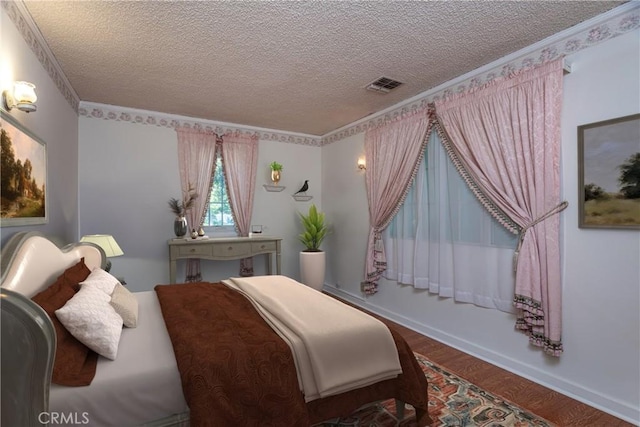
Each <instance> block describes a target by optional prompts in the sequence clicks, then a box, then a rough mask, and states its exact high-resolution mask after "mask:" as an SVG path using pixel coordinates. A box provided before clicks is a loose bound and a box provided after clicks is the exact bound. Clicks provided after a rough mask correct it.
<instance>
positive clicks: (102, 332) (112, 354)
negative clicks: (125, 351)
mask: <svg viewBox="0 0 640 427" xmlns="http://www.w3.org/2000/svg"><path fill="white" fill-rule="evenodd" d="M110 301H111V297H110V296H109V295H107V294H105V293H104V292H103V291H102V290H101V289H100V288H99V287H97V286H94V285H91V284H84V285H83V286H82V287H80V290H79V291H78V292H77V293H76V294H75V295H74V296H73V298H71V299H70V300H69V301H67V303H66V304H65V305H64V306H63V307H62V308H60V309H58V310H56V311H55V313H56V316H57V317H58V320H60V323H62V324H63V325H64V327H65V328H67V330H68V331H69V332H70V333H71V335H73V336H74V337H76V339H77V340H78V341H80V342H81V343H83V344H84V345H86V346H87V347H89V348H90V349H91V350H93V351H95V352H96V353H98V354H100V355H101V356H104V357H106V358H107V359H111V360H115V358H116V354H117V353H118V344H119V343H120V335H121V334H122V317H120V315H119V314H118V313H116V311H115V309H114V308H113V307H112V306H111V304H109V302H110Z"/></svg>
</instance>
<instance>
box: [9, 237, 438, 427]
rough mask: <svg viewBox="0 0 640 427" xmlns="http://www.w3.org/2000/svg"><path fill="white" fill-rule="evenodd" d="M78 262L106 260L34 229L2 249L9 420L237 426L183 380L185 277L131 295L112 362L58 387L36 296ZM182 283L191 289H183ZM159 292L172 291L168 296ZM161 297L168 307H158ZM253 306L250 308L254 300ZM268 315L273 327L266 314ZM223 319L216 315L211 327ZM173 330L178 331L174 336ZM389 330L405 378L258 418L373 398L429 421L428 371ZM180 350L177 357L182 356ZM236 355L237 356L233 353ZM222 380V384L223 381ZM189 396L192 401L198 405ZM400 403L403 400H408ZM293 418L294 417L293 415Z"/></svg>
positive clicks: (311, 414)
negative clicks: (82, 381)
mask: <svg viewBox="0 0 640 427" xmlns="http://www.w3.org/2000/svg"><path fill="white" fill-rule="evenodd" d="M80 260H82V261H83V262H84V264H85V265H86V267H87V268H88V269H90V270H93V269H95V268H97V267H100V268H104V266H105V263H106V258H105V256H104V253H103V251H102V250H101V249H100V248H99V247H97V246H95V245H92V244H88V243H76V244H72V245H68V246H65V247H62V248H60V247H58V246H57V245H56V244H55V243H53V242H52V241H51V240H50V239H48V238H47V237H46V236H44V235H41V234H39V233H37V232H19V233H16V234H15V235H14V236H12V238H11V239H9V240H8V241H7V243H6V244H5V245H4V247H3V249H2V259H1V263H2V265H1V267H2V270H1V271H2V283H1V292H2V294H1V297H2V300H1V301H2V303H1V309H2V323H1V325H2V334H1V338H2V346H1V351H2V425H25V426H26V425H42V424H55V425H64V424H67V425H77V424H85V425H87V424H88V425H96V426H103V425H114V426H124V425H127V426H134V425H147V426H189V425H239V424H237V421H238V419H236V420H235V422H234V421H233V420H229V419H227V420H224V421H223V420H222V419H221V418H218V419H216V417H210V416H208V414H206V413H204V414H203V413H202V409H199V410H198V411H199V415H198V417H197V418H194V414H195V413H194V412H193V411H194V410H195V407H196V406H198V405H199V404H197V403H194V401H192V400H191V399H192V396H191V395H192V394H193V390H191V392H189V390H190V388H189V387H190V386H188V385H187V384H186V383H185V373H184V372H183V371H181V369H183V365H184V363H185V362H184V360H185V357H184V354H183V353H186V354H187V355H189V352H193V351H194V350H184V349H183V344H182V343H177V342H173V343H172V339H173V340H174V341H175V339H176V337H175V336H174V335H172V334H174V331H176V330H180V329H187V330H190V329H191V328H190V327H186V328H185V325H184V324H182V323H181V324H180V325H179V326H180V327H176V326H174V327H171V325H170V324H169V323H165V322H169V320H168V319H167V318H166V317H165V316H163V309H164V310H165V313H166V312H167V310H169V306H171V304H173V306H171V307H170V309H171V310H173V308H174V306H178V305H180V304H179V303H178V301H177V298H178V297H177V295H179V294H182V292H180V290H181V289H184V290H185V293H186V289H187V288H186V284H185V285H179V284H178V285H158V286H157V287H156V290H154V291H146V292H135V293H133V295H134V296H135V298H136V300H137V303H138V313H139V317H138V323H137V327H135V328H123V329H122V334H121V336H120V339H119V345H118V350H117V357H115V360H109V359H107V358H104V357H101V356H100V357H98V360H97V366H96V368H95V377H93V379H92V381H91V383H90V385H87V386H78V387H68V386H61V385H58V384H52V382H51V379H52V372H53V364H54V357H55V355H56V346H57V345H58V344H59V343H57V341H56V328H55V327H54V325H53V322H52V320H51V318H50V316H49V315H47V312H46V311H44V310H43V309H42V308H41V307H40V306H39V305H38V304H36V303H34V302H33V301H32V300H31V298H32V297H34V295H36V294H38V293H39V292H41V291H43V290H44V289H46V288H47V287H48V286H49V285H50V284H51V283H53V282H54V281H55V280H56V278H58V277H59V276H60V275H61V274H63V273H64V272H65V271H68V270H69V269H70V268H71V267H72V266H74V265H76V264H80V263H79V261H80ZM189 285H191V284H189ZM180 286H185V288H179V287H180ZM193 287H194V292H201V290H202V289H207V290H214V289H215V290H216V292H224V293H225V295H226V294H228V293H229V287H228V286H227V285H224V284H221V283H218V284H205V283H201V284H194V285H193ZM198 287H200V288H198ZM196 288H198V289H200V290H198V289H196ZM160 291H162V292H160ZM231 292H232V293H233V294H236V293H237V292H235V291H231ZM314 292H315V291H314ZM162 294H166V295H167V296H165V297H164V300H163V299H162ZM230 295H231V294H230ZM238 295H239V294H238ZM231 296H232V297H233V298H231V299H233V300H236V299H237V300H238V301H240V300H243V301H245V302H246V299H245V298H244V297H243V298H241V299H238V298H236V297H235V296H233V295H231ZM216 298H218V299H220V294H216ZM161 301H162V304H163V305H164V306H165V307H161ZM224 301H225V302H224V304H227V305H226V307H228V308H229V310H231V309H232V308H231V306H230V304H231V302H230V300H229V299H228V298H227V299H225V300H224ZM245 302H241V303H240V304H241V305H242V307H241V308H233V309H234V310H242V312H244V313H249V312H250V311H251V308H247V306H246V304H245ZM182 304H183V305H184V304H186V303H185V302H183V303H182ZM224 304H223V305H221V307H223V306H224ZM234 304H235V303H234ZM243 304H244V305H243ZM248 306H249V307H251V303H249V305H248ZM254 310H255V309H254ZM202 311H212V310H202ZM256 312H257V310H256ZM171 313H173V311H171ZM238 313H240V311H238ZM251 316H253V314H251ZM257 316H260V315H259V314H258V315H257ZM232 317H235V315H234V316H232ZM254 317H255V316H254ZM179 321H180V322H184V321H185V320H184V319H180V320H179ZM261 321H263V322H265V324H267V323H266V320H261ZM218 322H219V321H215V322H214V323H213V324H217V323H218ZM220 322H221V321H220ZM56 327H57V326H56ZM263 329H266V328H263ZM219 330H222V329H220V328H219ZM169 331H172V332H171V335H170V332H169ZM269 331H271V332H269V333H272V334H274V336H275V337H276V338H270V341H272V342H277V341H278V340H281V338H280V337H279V335H277V334H276V333H275V332H273V330H272V329H270V328H269ZM206 332H207V331H204V332H199V333H201V334H202V333H206ZM245 332H246V331H245ZM230 333H231V334H232V335H231V336H236V335H238V334H240V335H241V333H243V332H242V331H237V332H230ZM265 333H268V332H265ZM391 333H392V336H393V340H394V342H395V345H396V347H397V351H398V357H399V360H400V362H401V365H402V373H401V374H400V375H397V377H395V378H391V379H384V380H382V381H379V382H377V383H375V384H370V385H365V386H362V387H359V388H356V389H350V390H347V391H345V392H340V393H337V394H332V395H327V396H325V397H317V398H314V399H313V400H310V401H304V400H303V403H302V405H303V406H302V407H301V408H302V409H300V407H293V411H295V410H298V411H300V410H301V412H300V416H299V417H297V418H295V417H294V418H292V419H289V420H288V421H286V422H285V423H280V422H278V421H277V420H278V419H277V418H275V419H274V420H275V421H273V422H270V423H264V424H263V423H260V424H263V425H267V424H271V425H314V424H317V423H320V422H322V421H325V420H331V419H336V418H339V417H343V416H348V415H349V414H350V413H352V412H353V411H354V410H356V409H357V408H358V407H360V406H362V405H364V404H367V403H371V402H375V401H380V400H384V399H389V398H396V399H397V401H398V402H406V403H408V404H411V405H412V406H414V408H415V409H416V421H417V423H418V425H428V424H429V423H430V419H429V416H428V406H427V405H428V402H427V384H426V379H425V378H424V374H423V373H422V371H421V369H420V367H419V366H418V364H417V362H416V360H415V358H414V357H413V353H412V352H411V350H410V348H409V346H408V345H407V343H406V342H405V341H404V340H403V339H402V338H401V337H400V336H399V335H398V334H397V333H396V332H395V331H393V330H391ZM58 335H59V334H58ZM213 335H216V334H213ZM220 335H221V336H222V335H224V334H220ZM238 336H239V335H238ZM215 339H218V338H216V337H215V336H214V337H213V338H207V343H208V346H209V347H208V349H207V350H206V351H212V350H211V349H214V350H215V349H216V348H219V349H223V348H224V347H223V345H222V344H221V343H220V344H219V343H216V342H214V341H211V340H215ZM219 339H224V337H221V338H219ZM283 342H284V341H283ZM216 346H217V347H216ZM270 346H272V344H271V343H269V344H265V348H266V347H270ZM174 349H175V350H176V351H174ZM196 352H199V350H197V351H196ZM220 352H221V351H220ZM176 355H178V356H180V357H178V359H176ZM199 356H201V357H202V355H199ZM96 357H97V356H96ZM189 357H190V356H189ZM189 357H187V359H189ZM235 358H236V356H234V360H235ZM212 359H213V357H212ZM247 363H248V364H252V363H254V362H247ZM199 364H200V362H198V365H199ZM178 365H180V367H179V366H178ZM296 368H297V365H296ZM296 368H293V369H296ZM226 369H227V366H224V369H222V370H223V371H225V372H224V374H225V375H227V373H226ZM266 369H267V368H266V367H265V366H264V364H263V365H261V366H260V367H259V368H258V370H257V371H256V372H258V373H259V375H264V376H266V378H277V375H276V374H274V373H273V372H269V371H268V370H266ZM219 370H220V369H219ZM198 375H200V376H197V377H196V380H195V383H194V384H195V385H194V386H193V387H191V388H192V389H193V388H194V387H195V390H196V391H202V390H210V389H212V388H215V387H213V386H211V384H204V385H202V384H201V383H200V382H201V381H202V375H201V374H198ZM278 375H279V373H278ZM205 376H206V375H205ZM238 378H239V377H238ZM235 380H237V378H236V379H235ZM295 386H299V384H295ZM216 387H219V384H218V385H216ZM225 387H226V386H225ZM227 392H228V390H222V392H221V390H214V392H213V394H212V396H216V399H217V398H218V397H217V396H224V397H225V398H226V399H228V401H225V405H222V406H225V407H226V406H228V407H230V408H231V407H232V410H233V411H236V412H230V413H233V414H239V413H242V412H246V411H243V406H242V405H243V403H242V400H243V399H242V396H239V397H233V394H229V393H227ZM287 393H290V394H292V395H296V394H298V395H302V393H301V390H300V388H298V389H296V390H289V391H287ZM196 394H200V393H199V392H198V393H196ZM230 396H231V397H230ZM189 402H192V404H191V406H192V410H191V411H190V404H189ZM205 403H206V402H205ZM269 404H270V403H269V402H268V401H267V402H266V403H265V406H264V407H265V408H266V407H268V406H269ZM200 406H202V405H200ZM205 406H206V405H205ZM398 407H399V408H402V407H404V406H403V403H400V404H399V405H398ZM288 411H289V408H283V411H281V412H280V413H282V414H284V413H286V412H288ZM216 414H218V412H216ZM216 416H217V415H216ZM285 418H286V417H285ZM283 419H284V418H283ZM294 419H295V420H296V421H293V420H294ZM194 420H197V421H194ZM300 420H304V421H300ZM242 424H243V425H244V424H247V425H248V424H251V422H249V421H247V422H244V421H243V422H242ZM256 425H258V424H257V423H256Z"/></svg>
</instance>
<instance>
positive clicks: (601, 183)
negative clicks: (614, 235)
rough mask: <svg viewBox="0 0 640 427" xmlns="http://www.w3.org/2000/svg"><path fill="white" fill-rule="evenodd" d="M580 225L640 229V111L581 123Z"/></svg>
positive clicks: (579, 132) (579, 153)
mask: <svg viewBox="0 0 640 427" xmlns="http://www.w3.org/2000/svg"><path fill="white" fill-rule="evenodd" d="M578 211H579V219H578V226H579V227H580V228H620V229H634V230H640V114H634V115H631V116H625V117H618V118H615V119H611V120H605V121H601V122H597V123H590V124H586V125H582V126H578Z"/></svg>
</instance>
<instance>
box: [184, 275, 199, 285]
mask: <svg viewBox="0 0 640 427" xmlns="http://www.w3.org/2000/svg"><path fill="white" fill-rule="evenodd" d="M185 282H186V283H190V282H202V274H200V273H198V274H193V275H190V276H187V277H185Z"/></svg>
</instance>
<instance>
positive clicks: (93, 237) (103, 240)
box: [80, 234, 124, 272]
mask: <svg viewBox="0 0 640 427" xmlns="http://www.w3.org/2000/svg"><path fill="white" fill-rule="evenodd" d="M80 241H81V242H90V243H93V244H94V245H97V246H100V247H101V248H102V250H103V251H104V254H105V255H106V256H107V258H111V257H114V256H120V255H124V252H122V249H120V246H118V242H116V239H114V238H113V236H111V235H110V234H87V235H86V236H82V238H81V239H80ZM109 270H111V261H109V260H107V265H106V266H105V268H104V271H107V272H108V271H109Z"/></svg>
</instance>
